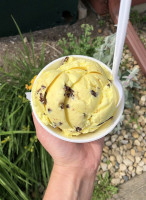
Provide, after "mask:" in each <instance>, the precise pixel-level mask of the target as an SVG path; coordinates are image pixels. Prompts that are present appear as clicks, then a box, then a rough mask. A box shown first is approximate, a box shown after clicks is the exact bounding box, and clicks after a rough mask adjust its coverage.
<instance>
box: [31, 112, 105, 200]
mask: <svg viewBox="0 0 146 200" xmlns="http://www.w3.org/2000/svg"><path fill="white" fill-rule="evenodd" d="M33 120H34V124H35V127H36V134H37V137H38V139H39V141H40V142H41V144H42V145H43V146H44V148H45V149H46V150H47V151H48V153H50V155H51V156H52V158H53V159H54V166H53V170H52V173H51V178H50V180H49V184H48V187H47V190H46V193H45V196H44V198H43V199H44V200H48V199H49V200H58V199H60V200H68V199H70V200H76V199H81V200H82V199H84V200H89V199H91V196H92V192H93V188H94V180H95V177H96V171H97V168H98V166H99V163H100V158H101V153H102V148H103V143H104V139H103V138H102V139H100V140H97V141H94V142H89V143H82V144H79V143H71V142H66V141H63V140H60V139H58V138H56V137H54V136H53V135H51V134H49V133H48V132H47V131H46V130H45V129H44V128H43V127H42V126H41V125H40V124H39V123H38V121H37V119H36V118H35V116H34V115H33Z"/></svg>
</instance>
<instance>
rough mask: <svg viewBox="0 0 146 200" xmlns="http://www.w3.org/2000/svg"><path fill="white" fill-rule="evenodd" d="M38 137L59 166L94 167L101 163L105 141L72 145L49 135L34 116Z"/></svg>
mask: <svg viewBox="0 0 146 200" xmlns="http://www.w3.org/2000/svg"><path fill="white" fill-rule="evenodd" d="M33 119H34V123H35V127H36V132H37V137H38V139H39V141H40V142H41V144H42V145H43V146H44V148H45V149H46V150H47V151H48V152H49V153H50V155H51V156H52V158H53V159H54V161H55V163H56V164H58V165H64V166H65V165H69V166H72V167H78V166H83V167H86V166H87V165H89V164H90V165H94V163H95V162H99V161H100V157H101V152H102V147H103V139H100V140H98V141H94V142H90V143H83V144H77V143H70V142H65V141H63V140H60V139H58V138H56V137H54V136H52V135H51V134H49V133H48V132H47V131H46V130H45V129H44V128H43V127H42V126H41V125H40V124H39V123H38V121H37V120H36V118H35V117H34V116H33Z"/></svg>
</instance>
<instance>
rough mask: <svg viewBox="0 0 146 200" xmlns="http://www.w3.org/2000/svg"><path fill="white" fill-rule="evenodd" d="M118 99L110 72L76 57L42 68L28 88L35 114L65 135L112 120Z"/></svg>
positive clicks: (93, 129) (82, 131)
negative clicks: (52, 66) (57, 65)
mask: <svg viewBox="0 0 146 200" xmlns="http://www.w3.org/2000/svg"><path fill="white" fill-rule="evenodd" d="M118 99H119V96H118V92H117V90H116V88H115V86H114V85H113V83H112V75H111V73H110V72H109V71H108V70H107V69H105V68H104V67H102V66H100V65H99V64H98V63H97V62H95V61H92V60H89V59H86V58H79V57H71V56H70V57H66V58H65V60H64V61H63V63H62V64H61V66H60V67H59V68H57V69H49V68H48V69H47V70H45V71H43V72H42V73H41V74H40V76H39V77H38V78H37V79H36V81H35V84H34V85H33V88H32V101H33V105H34V109H35V112H36V114H37V116H38V117H39V118H40V120H41V121H42V122H43V123H44V124H45V125H51V126H53V127H54V128H57V127H58V128H60V129H61V130H62V131H63V134H65V135H66V136H72V135H79V134H87V133H90V132H93V131H96V130H97V129H98V128H99V127H100V126H102V125H103V124H105V123H106V122H107V121H109V120H110V119H112V117H113V115H114V112H115V110H116V105H117V103H118Z"/></svg>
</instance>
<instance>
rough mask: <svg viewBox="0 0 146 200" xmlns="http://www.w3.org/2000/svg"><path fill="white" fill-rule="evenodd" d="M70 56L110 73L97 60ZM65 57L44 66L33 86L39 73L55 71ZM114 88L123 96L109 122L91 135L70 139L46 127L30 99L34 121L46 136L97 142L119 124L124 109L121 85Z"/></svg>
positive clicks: (57, 130)
mask: <svg viewBox="0 0 146 200" xmlns="http://www.w3.org/2000/svg"><path fill="white" fill-rule="evenodd" d="M71 56H73V57H77V58H84V59H88V60H92V61H94V62H97V63H99V64H100V66H103V67H104V68H106V69H107V70H108V71H110V73H112V71H111V69H110V68H109V67H107V66H106V65H105V64H104V63H102V62H101V61H99V60H96V59H94V58H91V57H88V56H81V55H71ZM65 57H66V56H65ZM65 57H61V58H59V59H56V60H54V61H53V62H51V63H49V64H48V65H46V66H45V67H44V68H43V69H42V70H41V71H40V73H39V74H38V76H37V78H36V80H35V82H34V84H35V83H36V81H37V79H38V78H39V76H40V75H41V73H42V72H43V71H44V70H46V69H47V68H50V69H57V68H58V67H60V65H61V64H62V62H63V60H64V59H65ZM116 88H117V90H118V91H119V93H121V94H123V95H122V98H121V101H120V104H119V106H118V108H117V110H116V111H115V114H114V117H113V118H112V119H111V120H109V122H106V123H105V125H103V126H101V127H100V128H99V129H97V130H96V131H95V132H93V133H87V134H81V135H78V136H72V137H67V136H64V135H63V133H62V131H61V130H59V129H58V128H53V127H52V126H49V125H48V126H46V125H44V124H43V123H42V122H41V120H40V119H39V117H38V116H37V114H36V112H35V109H34V106H33V101H32V98H31V105H32V110H33V113H34V115H35V117H36V119H37V120H38V122H39V123H40V124H41V126H42V127H43V128H44V129H45V130H46V131H47V132H48V134H52V135H53V136H55V137H57V138H60V139H62V140H65V141H68V142H74V143H86V142H91V141H95V140H98V139H100V138H102V137H104V136H105V135H107V134H108V133H110V132H111V131H112V130H113V129H114V128H115V126H116V125H117V124H118V123H119V121H120V119H121V116H122V113H123V109H124V93H123V89H122V85H121V83H120V82H118V84H117V85H116ZM42 134H43V133H42Z"/></svg>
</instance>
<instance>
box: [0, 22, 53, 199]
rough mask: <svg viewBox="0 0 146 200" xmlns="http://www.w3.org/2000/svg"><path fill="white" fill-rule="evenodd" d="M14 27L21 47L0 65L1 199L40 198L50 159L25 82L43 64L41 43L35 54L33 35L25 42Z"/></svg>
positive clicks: (48, 171)
mask: <svg viewBox="0 0 146 200" xmlns="http://www.w3.org/2000/svg"><path fill="white" fill-rule="evenodd" d="M14 21H15V20H14ZM15 24H16V22H15ZM16 26H17V24H16ZM17 28H18V31H19V34H20V37H21V40H22V43H23V50H22V49H21V50H20V49H19V50H18V54H17V56H16V57H15V58H13V59H12V60H8V59H7V60H6V62H5V64H4V66H3V67H1V68H0V199H4V200H13V199H18V200H20V199H24V200H29V199H39V200H40V199H41V198H42V193H43V191H44V188H45V187H46V185H47V183H48V180H49V176H50V172H51V168H52V159H51V157H50V156H49V154H48V153H47V152H46V151H45V149H44V148H43V147H42V145H41V144H40V143H39V142H38V140H37V138H36V135H35V127H34V124H33V120H32V116H31V107H30V103H29V101H28V100H27V99H26V98H25V92H26V89H25V85H26V84H28V83H29V82H30V80H31V79H32V78H33V77H34V76H35V75H37V74H38V73H39V71H40V70H41V69H42V68H43V67H44V65H45V56H44V46H43V47H42V49H41V51H40V55H39V58H36V56H35V48H34V41H33V38H32V40H31V43H30V45H29V46H28V45H27V44H26V43H25V42H24V39H23V36H22V34H21V32H20V29H19V27H18V26H17ZM36 66H37V67H36Z"/></svg>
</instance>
